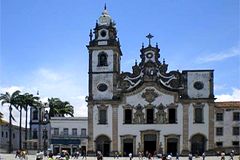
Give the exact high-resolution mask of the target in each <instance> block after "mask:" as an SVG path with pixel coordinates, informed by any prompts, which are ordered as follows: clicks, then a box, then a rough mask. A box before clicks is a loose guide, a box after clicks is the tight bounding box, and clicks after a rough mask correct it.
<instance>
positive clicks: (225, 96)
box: [216, 88, 240, 102]
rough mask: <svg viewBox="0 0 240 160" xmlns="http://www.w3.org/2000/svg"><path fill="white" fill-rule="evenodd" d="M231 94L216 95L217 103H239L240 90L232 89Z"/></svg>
mask: <svg viewBox="0 0 240 160" xmlns="http://www.w3.org/2000/svg"><path fill="white" fill-rule="evenodd" d="M232 90H233V92H232V93H231V94H220V95H216V98H217V100H216V101H217V102H222V101H240V88H233V89H232Z"/></svg>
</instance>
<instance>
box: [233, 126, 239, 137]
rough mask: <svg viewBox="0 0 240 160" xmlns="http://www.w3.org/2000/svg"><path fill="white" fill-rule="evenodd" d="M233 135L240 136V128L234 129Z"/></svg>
mask: <svg viewBox="0 0 240 160" xmlns="http://www.w3.org/2000/svg"><path fill="white" fill-rule="evenodd" d="M233 135H234V136H239V127H233Z"/></svg>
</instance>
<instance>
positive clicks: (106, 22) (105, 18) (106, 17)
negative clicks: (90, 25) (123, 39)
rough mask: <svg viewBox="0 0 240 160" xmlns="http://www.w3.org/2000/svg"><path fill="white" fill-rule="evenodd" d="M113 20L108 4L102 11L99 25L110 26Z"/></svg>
mask: <svg viewBox="0 0 240 160" xmlns="http://www.w3.org/2000/svg"><path fill="white" fill-rule="evenodd" d="M111 21H112V18H111V16H110V15H109V14H108V11H107V7H106V5H105V6H104V10H103V12H102V15H101V16H100V17H99V19H98V24H99V25H106V26H109V25H110V23H111Z"/></svg>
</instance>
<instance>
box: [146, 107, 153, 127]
mask: <svg viewBox="0 0 240 160" xmlns="http://www.w3.org/2000/svg"><path fill="white" fill-rule="evenodd" d="M153 114H154V110H153V109H147V123H148V124H152V123H153V119H154V115H153Z"/></svg>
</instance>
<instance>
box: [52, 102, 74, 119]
mask: <svg viewBox="0 0 240 160" xmlns="http://www.w3.org/2000/svg"><path fill="white" fill-rule="evenodd" d="M48 106H49V109H50V110H49V117H50V118H51V117H64V116H65V115H70V116H72V117H73V113H74V111H73V106H72V105H70V103H69V102H67V101H64V102H62V101H61V100H60V99H59V98H50V99H48Z"/></svg>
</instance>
